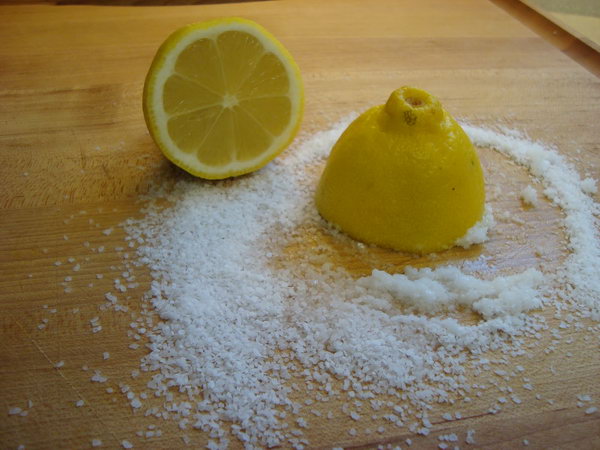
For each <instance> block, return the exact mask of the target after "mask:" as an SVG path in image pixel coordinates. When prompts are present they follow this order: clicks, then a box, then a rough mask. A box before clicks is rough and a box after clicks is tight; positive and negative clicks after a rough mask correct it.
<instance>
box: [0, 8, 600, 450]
mask: <svg viewBox="0 0 600 450" xmlns="http://www.w3.org/2000/svg"><path fill="white" fill-rule="evenodd" d="M232 15H236V16H243V17H247V18H250V19H253V20H256V21H258V22H259V23H261V24H262V25H264V26H265V27H266V28H267V29H269V30H270V31H271V32H272V33H273V34H275V35H276V36H277V37H278V38H279V39H280V40H281V41H282V42H283V43H284V44H285V45H286V46H287V47H288V48H289V50H290V52H291V53H292V54H293V55H294V57H295V58H296V60H297V62H298V64H299V66H300V68H301V70H302V73H303V77H304V82H305V90H306V111H305V119H304V123H303V132H304V133H306V134H308V133H311V132H314V131H316V130H319V129H324V128H326V127H328V126H329V125H330V124H331V123H332V122H334V121H336V120H337V119H339V118H341V117H344V116H346V115H347V114H349V113H352V112H357V111H361V110H363V109H365V108H366V107H368V106H371V105H373V104H378V103H383V102H384V101H385V99H386V97H387V95H388V94H389V92H391V91H392V90H393V89H395V88H397V87H399V86H401V85H415V86H419V87H422V88H424V89H427V90H428V91H430V92H432V93H434V94H435V95H436V96H437V97H438V98H440V99H441V101H442V102H443V103H444V105H445V107H446V108H447V109H448V110H449V111H450V112H451V113H453V114H454V115H455V116H457V117H458V118H462V119H465V120H468V121H471V122H474V123H479V124H483V125H494V124H503V125H506V126H509V127H512V128H517V129H520V130H525V131H526V132H527V133H528V134H529V136H530V137H532V138H533V139H540V140H542V141H544V142H548V143H551V144H553V145H555V146H556V147H557V148H558V149H559V151H560V152H561V153H563V154H564V155H566V156H567V157H568V158H569V160H570V161H571V162H572V163H573V164H574V165H575V166H576V167H577V169H578V170H579V171H580V173H582V174H587V175H588V176H592V177H594V178H600V169H599V164H600V131H599V129H598V126H597V125H598V120H599V119H600V106H599V105H600V82H599V81H598V79H596V78H594V77H593V76H592V75H590V74H589V73H587V72H586V71H585V70H584V69H582V68H580V67H579V66H577V65H576V64H575V63H573V62H572V61H570V60H569V59H568V58H567V57H566V56H564V55H563V54H561V53H560V52H559V51H557V50H556V49H554V48H552V47H550V46H549V45H548V44H546V43H545V42H544V41H542V40H541V39H540V38H538V37H536V36H535V35H534V34H533V33H532V32H530V31H529V30H527V29H526V28H525V27H524V26H523V25H521V24H519V23H518V22H516V21H515V20H513V19H511V18H510V17H509V16H508V15H506V14H505V13H504V12H503V11H501V10H500V9H498V8H497V7H495V6H494V5H493V4H491V3H487V2H482V1H475V0H457V1H453V2H447V1H445V0H425V1H420V2H410V1H393V0H389V1H386V0H378V1H369V2H365V1H340V0H331V1H327V2H317V1H303V2H299V1H289V2H288V1H281V2H257V3H244V4H226V5H203V6H185V7H184V6H180V7H97V6H42V5H38V6H0V23H2V25H1V26H0V42H2V48H1V49H0V180H1V181H0V183H1V186H2V189H1V191H0V208H1V211H0V264H1V266H0V270H1V274H2V275H1V277H0V330H1V338H0V342H1V343H2V345H1V346H0V372H1V373H0V398H1V399H2V400H1V403H2V407H3V408H4V412H1V413H0V417H1V419H0V447H2V448H17V446H18V445H19V444H24V445H26V448H88V447H89V446H90V442H91V440H92V439H94V438H97V439H101V440H102V441H103V442H104V444H105V446H110V447H113V448H115V447H118V446H119V443H120V442H121V441H122V440H124V439H127V440H129V441H130V442H132V443H133V444H134V445H135V446H136V447H138V448H139V447H141V448H176V447H180V446H183V441H182V440H181V436H182V435H183V432H182V431H181V430H179V429H178V427H177V425H176V423H173V422H169V421H158V420H156V419H154V418H149V417H145V416H144V414H143V413H142V412H135V413H134V412H132V409H131V407H130V405H129V403H128V401H127V400H126V399H125V397H124V396H123V395H121V394H120V392H119V386H118V385H119V383H126V384H128V385H130V386H132V387H133V388H137V387H140V388H141V387H142V386H141V384H142V381H141V378H139V379H138V378H134V377H132V376H131V373H132V372H133V371H135V370H136V369H138V368H139V360H140V358H141V357H142V356H143V354H144V349H143V346H142V347H140V348H137V349H132V348H130V347H129V345H130V344H131V343H132V342H133V341H132V340H131V339H130V337H128V330H129V329H130V328H129V323H130V321H131V317H130V315H128V314H119V313H116V312H114V311H101V310H99V306H100V305H101V304H103V303H104V301H105V299H104V293H105V292H107V291H109V290H111V288H112V280H113V279H114V278H116V277H119V274H120V273H121V272H122V270H123V269H122V255H123V253H124V252H125V251H126V250H117V249H116V247H121V246H123V245H124V244H123V237H124V234H123V232H122V230H121V229H119V228H117V225H118V224H119V223H121V222H122V221H123V220H124V219H126V218H128V217H132V216H135V215H138V214H139V208H140V205H139V203H138V202H137V198H138V196H139V195H140V194H143V193H145V192H147V191H148V188H149V186H150V185H151V184H152V183H155V182H161V181H163V180H173V179H179V178H182V177H184V176H185V175H184V174H183V173H182V172H181V171H179V170H178V169H176V168H174V167H172V166H171V165H170V164H169V163H168V162H167V161H166V160H165V159H164V158H163V157H162V155H161V154H160V152H159V151H158V150H157V148H156V147H155V145H154V144H153V142H152V141H151V138H150V137H149V135H148V133H147V131H146V127H145V124H144V120H143V116H142V110H141V91H142V85H143V80H144V77H145V74H146V71H147V69H148V66H149V64H150V61H151V59H152V57H153V55H154V52H155V50H156V48H157V47H158V46H159V45H160V43H161V42H162V40H163V39H164V38H165V37H166V36H167V35H168V34H169V33H170V32H172V31H173V30H174V29H176V28H177V27H179V26H182V25H184V24H187V23H189V22H192V21H201V20H205V19H210V18H214V17H220V16H232ZM283 157H285V155H284V156H283ZM482 163H483V166H484V169H485V171H486V175H487V176H488V181H489V183H490V184H496V185H498V186H501V188H502V191H503V194H502V195H500V196H497V198H496V201H497V203H498V205H500V206H501V207H502V208H503V209H504V210H506V211H508V212H510V213H511V214H515V215H518V216H519V217H521V218H522V219H523V220H525V221H526V226H525V228H521V229H520V231H519V232H518V233H516V234H515V235H514V236H512V237H511V236H510V234H511V233H512V231H511V230H513V228H514V226H515V224H514V223H512V224H511V223H508V222H504V223H499V225H498V233H497V234H496V235H495V237H494V238H493V239H492V241H491V242H490V243H489V246H490V247H489V249H492V250H493V251H497V252H498V254H502V255H503V258H502V261H504V264H505V265H506V266H510V268H511V269H514V270H515V271H517V270H521V269H523V268H527V267H529V266H530V265H531V264H532V261H535V249H536V248H537V247H539V246H540V245H541V246H544V247H545V248H546V249H547V253H546V254H547V257H548V259H549V260H548V261H546V263H547V265H548V267H549V268H550V269H551V268H552V267H553V266H552V264H553V262H552V260H555V261H559V260H560V259H561V258H562V257H563V256H564V252H563V251H562V245H563V242H562V241H561V239H562V238H561V231H560V220H561V217H562V216H561V213H560V211H558V210H557V209H556V208H553V207H552V206H551V205H550V204H543V206H541V207H539V208H537V209H535V210H531V211H527V210H524V208H523V205H522V204H521V203H520V201H519V199H518V192H519V190H520V189H522V187H524V186H525V185H526V184H527V183H528V178H527V175H526V173H525V172H524V171H523V170H522V169H518V168H516V167H515V166H513V165H511V164H509V163H507V162H506V160H504V159H503V157H500V156H498V155H497V154H494V153H493V152H491V151H487V152H482ZM500 172H502V173H504V174H505V175H506V176H504V177H500V176H499V173H500ZM503 180H504V181H503ZM501 183H504V184H503V185H502V184H501ZM597 199H598V197H597V196H596V200H597ZM511 227H512V228H511ZM109 228H114V230H115V231H114V232H113V233H111V234H104V233H103V232H102V231H103V230H106V229H109ZM99 246H103V247H105V249H106V250H105V251H104V252H102V253H99V252H98V251H92V249H96V250H97V248H98V247H99ZM478 251H479V250H473V252H471V253H469V254H468V255H467V256H468V257H473V258H476V257H477V256H478ZM461 255H462V256H461V257H464V256H465V255H464V253H463V254H461ZM384 257H385V258H388V259H389V261H390V262H392V263H397V264H406V263H410V262H411V261H410V258H408V257H405V256H389V255H388V256H384ZM68 258H74V260H75V261H77V263H79V264H80V270H78V271H76V272H74V271H73V266H74V264H75V263H66V262H65V263H64V264H61V265H55V262H56V261H68ZM440 258H441V260H442V261H443V260H445V259H446V260H453V259H456V258H457V254H456V253H453V252H449V253H448V254H445V255H442V256H440ZM355 269H356V270H360V268H359V267H356V268H355ZM97 274H103V278H98V277H97ZM66 277H72V278H73V280H72V281H70V282H69V286H70V287H71V288H72V291H71V292H65V286H64V285H62V284H61V283H64V282H65V281H64V280H65V278H66ZM139 281H140V286H139V287H138V288H137V289H133V290H131V291H128V294H129V295H131V299H130V300H129V302H128V305H129V307H130V308H131V310H132V311H133V312H135V311H136V310H139V301H138V299H139V298H140V296H141V295H143V293H144V292H145V291H146V290H147V288H148V283H149V275H148V274H147V273H145V272H144V271H143V270H140V279H139ZM136 308H137V309H136ZM552 314H553V312H552V310H551V309H550V310H549V311H547V312H546V315H547V317H548V320H549V323H550V324H551V325H554V326H556V323H553V322H552V321H553V319H552ZM94 317H99V318H100V319H99V322H100V323H101V326H102V330H100V331H98V330H96V331H97V332H94V330H93V328H94V324H93V323H92V324H91V323H90V320H92V319H93V318H94ZM42 325H43V326H42ZM597 333H598V331H597V329H596V334H597ZM564 337H572V338H573V343H572V344H570V345H566V344H564V343H562V344H559V345H558V346H557V349H556V350H555V351H554V352H551V353H550V354H546V353H545V352H544V348H545V345H547V343H546V344H544V343H542V344H540V347H539V348H538V349H536V350H535V351H534V357H533V358H531V359H528V360H526V361H524V362H523V366H524V367H525V369H526V370H527V373H528V374H529V377H530V379H531V383H532V384H533V385H535V386H537V389H538V391H537V392H539V393H541V394H543V395H544V398H545V399H552V400H553V403H548V402H536V401H535V400H533V399H531V398H530V397H532V395H529V394H528V393H527V392H526V391H523V393H522V395H523V397H524V398H526V399H529V400H528V401H525V402H523V404H521V405H511V406H508V405H507V407H506V408H505V409H503V411H502V412H501V413H499V414H496V415H493V414H488V413H487V410H488V409H489V407H490V406H491V404H492V403H493V402H495V400H496V398H497V397H498V396H499V395H500V394H499V393H498V392H494V391H490V392H489V393H488V394H486V395H484V396H483V397H481V398H477V399H474V401H473V402H472V403H471V404H470V405H469V407H468V408H466V407H465V408H464V409H463V410H462V415H463V418H462V419H461V420H457V421H453V422H448V423H444V422H443V421H441V420H436V421H435V422H434V426H433V432H432V434H431V435H430V436H427V437H423V436H419V437H417V436H413V435H412V434H411V433H410V432H409V431H408V430H406V429H392V428H389V429H388V430H387V431H386V432H384V433H381V434H379V433H378V434H377V436H375V435H371V436H367V435H364V434H363V435H359V436H356V437H354V438H353V437H351V436H350V435H348V433H347V429H348V427H349V422H348V421H346V420H343V419H339V420H336V421H332V422H326V421H325V422H324V423H322V424H320V425H317V426H315V427H314V428H313V429H310V430H308V432H307V436H308V438H309V440H310V442H311V445H312V446H313V447H323V448H326V447H335V446H346V447H347V446H354V447H361V446H365V447H375V446H377V445H378V444H387V443H392V444H394V445H400V446H404V445H405V444H404V441H405V439H406V438H411V439H412V440H413V447H414V448H435V447H437V445H438V443H439V441H438V440H437V436H439V435H440V434H442V433H444V434H447V433H457V434H458V435H459V436H460V438H461V442H460V444H461V445H464V444H463V442H464V436H465V435H466V431H467V430H468V429H475V430H476V442H477V444H478V445H480V446H482V447H487V448H515V447H518V446H521V445H522V443H523V440H524V439H526V440H527V441H528V442H529V443H530V446H532V447H534V448H550V447H551V448H600V415H599V414H598V413H596V414H585V412H584V410H585V408H580V407H577V405H576V403H577V398H576V396H577V395H578V394H580V393H587V394H589V395H591V396H592V398H593V399H594V401H595V404H596V405H598V406H600V383H598V380H599V379H600V352H599V348H598V346H599V343H598V340H597V339H593V340H588V341H585V340H583V339H582V335H581V334H579V333H578V332H576V331H574V330H568V331H565V333H564ZM104 352H108V353H109V354H110V357H109V358H108V359H104V357H103V353H104ZM569 355H570V356H569ZM60 361H64V365H63V366H62V367H58V368H56V367H55V365H56V364H57V363H58V362H60ZM83 366H88V367H89V368H90V369H89V370H88V371H85V370H83V369H82V367H83ZM548 367H552V368H553V370H552V371H550V370H548ZM93 369H100V370H101V371H102V373H103V374H104V375H105V376H107V377H109V382H108V383H92V382H90V377H91V374H92V373H93ZM134 375H135V374H134ZM138 385H139V386H138ZM107 388H112V389H114V391H115V392H114V393H108V392H107V391H106V389H107ZM527 395H529V397H527ZM28 400H31V402H32V406H31V407H29V406H28ZM79 400H84V404H83V405H82V406H79V407H78V406H76V402H78V401H79ZM15 406H18V407H21V408H22V409H24V410H27V411H28V414H27V416H20V415H18V414H16V415H9V414H7V412H8V410H9V408H11V407H15ZM440 411H441V410H440ZM432 415H434V416H435V412H434V413H432ZM438 416H439V414H438ZM149 425H156V426H157V428H159V429H160V430H161V432H162V434H161V436H159V437H152V438H148V439H146V438H141V437H139V436H137V435H136V432H137V431H139V430H145V431H147V430H148V426H149ZM186 433H187V434H188V435H189V436H190V437H192V439H193V441H192V442H193V444H194V445H200V444H202V443H205V442H206V439H207V438H206V436H205V435H203V434H202V433H201V432H199V431H187V432H186Z"/></svg>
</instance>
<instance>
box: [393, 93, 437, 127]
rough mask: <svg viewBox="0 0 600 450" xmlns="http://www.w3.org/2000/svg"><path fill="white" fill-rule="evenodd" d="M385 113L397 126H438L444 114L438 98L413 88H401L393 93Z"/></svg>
mask: <svg viewBox="0 0 600 450" xmlns="http://www.w3.org/2000/svg"><path fill="white" fill-rule="evenodd" d="M385 111H386V112H387V113H388V114H389V115H390V117H391V118H392V121H393V122H394V123H395V124H396V125H397V126H403V125H408V126H411V127H412V126H415V125H417V124H418V125H426V124H429V125H436V124H439V122H440V121H441V120H442V118H443V116H444V112H443V109H442V106H441V104H440V102H439V101H438V99H437V98H435V97H434V96H432V95H431V94H429V93H428V92H426V91H423V90H421V89H417V88H413V87H406V86H405V87H401V88H400V89H396V90H395V91H394V92H392V93H391V95H390V97H389V98H388V100H387V102H386V104H385Z"/></svg>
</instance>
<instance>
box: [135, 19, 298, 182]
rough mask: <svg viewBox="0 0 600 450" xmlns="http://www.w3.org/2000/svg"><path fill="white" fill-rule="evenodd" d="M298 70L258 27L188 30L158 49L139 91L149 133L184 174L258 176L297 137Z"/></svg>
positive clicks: (212, 24)
mask: <svg viewBox="0 0 600 450" xmlns="http://www.w3.org/2000/svg"><path fill="white" fill-rule="evenodd" d="M303 103H304V94H303V87H302V81H301V77H300V70H299V69H298V66H297V65H296V63H295V62H294V60H293V58H292V56H291V55H290V53H289V52H288V51H287V50H286V49H285V48H284V47H283V45H282V44H281V43H280V42H279V41H277V39H275V37H274V36H273V35H272V34H270V33H269V32H268V31H267V30H265V29H264V28H263V27H261V26H260V25H258V24H257V23H254V22H252V21H250V20H246V19H241V18H235V17H234V18H226V19H216V20H211V21H208V22H202V23H196V24H191V25H188V26H186V27H183V28H181V29H179V30H177V31H175V32H174V33H173V34H171V35H170V36H169V37H168V38H167V40H166V41H165V42H164V43H163V44H162V45H161V47H160V48H159V49H158V51H157V53H156V56H155V57H154V60H153V62H152V65H151V66H150V70H149V71H148V75H147V77H146V82H145V84H144V94H143V109H144V117H145V119H146V124H147V126H148V130H149V131H150V134H151V135H152V138H153V139H154V141H155V142H156V144H157V145H158V147H159V148H160V149H161V150H162V152H163V153H164V154H165V156H166V157H167V158H168V159H170V160H171V161H172V162H173V163H174V164H176V165H177V166H179V167H181V168H182V169H184V170H186V171H187V172H189V173H191V174H193V175H196V176H199V177H203V178H209V179H220V178H226V177H231V176H235V175H241V174H244V173H248V172H252V171H254V170H257V169H259V168H261V167H263V166H264V165H266V164H267V163H268V162H269V161H271V160H272V159H273V158H275V157H276V156H277V155H278V154H279V153H280V152H281V151H283V149H285V148H286V147H287V146H288V145H289V143H290V142H291V141H292V139H293V138H294V136H295V134H296V132H297V131H298V128H299V126H300V121H301V118H302V111H303Z"/></svg>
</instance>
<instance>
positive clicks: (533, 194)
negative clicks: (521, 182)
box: [520, 185, 538, 206]
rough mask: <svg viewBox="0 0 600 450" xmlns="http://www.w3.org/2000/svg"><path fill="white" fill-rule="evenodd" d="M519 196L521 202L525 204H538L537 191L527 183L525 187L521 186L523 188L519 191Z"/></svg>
mask: <svg viewBox="0 0 600 450" xmlns="http://www.w3.org/2000/svg"><path fill="white" fill-rule="evenodd" d="M520 197H521V200H523V203H525V204H526V205H530V206H537V205H538V197H537V191H536V190H535V188H534V187H533V186H531V185H527V186H526V187H525V188H523V190H522V191H521V194H520Z"/></svg>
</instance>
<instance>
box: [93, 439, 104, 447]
mask: <svg viewBox="0 0 600 450" xmlns="http://www.w3.org/2000/svg"><path fill="white" fill-rule="evenodd" d="M92 447H102V441H101V440H100V439H92Z"/></svg>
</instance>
